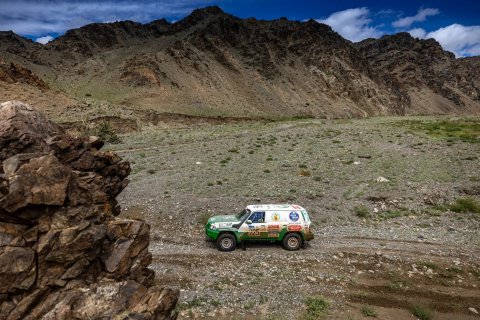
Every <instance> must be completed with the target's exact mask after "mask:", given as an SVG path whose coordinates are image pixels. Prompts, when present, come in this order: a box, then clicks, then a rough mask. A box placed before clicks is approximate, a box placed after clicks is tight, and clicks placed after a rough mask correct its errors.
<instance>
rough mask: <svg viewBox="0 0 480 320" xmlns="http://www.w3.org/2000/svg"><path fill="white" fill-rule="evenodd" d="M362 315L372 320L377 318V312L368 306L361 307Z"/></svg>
mask: <svg viewBox="0 0 480 320" xmlns="http://www.w3.org/2000/svg"><path fill="white" fill-rule="evenodd" d="M362 314H363V315H364V316H365V317H372V318H376V317H377V316H378V314H377V312H376V311H375V310H374V309H372V308H371V307H369V306H363V307H362Z"/></svg>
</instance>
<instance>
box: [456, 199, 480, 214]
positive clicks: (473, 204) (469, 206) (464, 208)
mask: <svg viewBox="0 0 480 320" xmlns="http://www.w3.org/2000/svg"><path fill="white" fill-rule="evenodd" d="M450 210H452V211H453V212H472V213H480V203H478V202H477V201H475V199H472V198H458V199H457V200H455V203H454V204H452V205H450Z"/></svg>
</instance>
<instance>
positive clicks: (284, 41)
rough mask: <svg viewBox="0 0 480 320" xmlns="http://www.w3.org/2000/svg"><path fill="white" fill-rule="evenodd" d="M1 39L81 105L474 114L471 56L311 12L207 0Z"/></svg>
mask: <svg viewBox="0 0 480 320" xmlns="http://www.w3.org/2000/svg"><path fill="white" fill-rule="evenodd" d="M0 40H2V41H0V59H2V60H4V61H5V62H7V63H10V62H13V63H16V64H18V65H21V66H22V67H24V68H27V69H30V70H32V71H33V73H35V74H36V75H37V76H38V77H40V78H42V80H43V81H45V82H47V83H48V84H49V85H50V86H51V87H52V88H55V89H59V90H61V91H62V92H64V93H65V94H66V95H68V96H70V97H72V98H74V99H77V100H78V101H79V104H82V103H84V102H85V97H86V96H87V97H89V101H90V102H91V101H92V100H95V101H97V102H99V103H100V102H102V103H103V102H105V103H108V104H111V105H113V106H117V107H118V108H120V107H121V106H132V107H134V108H138V109H139V110H153V111H157V112H169V113H172V112H173V113H183V114H190V115H205V116H227V117H231V116H238V117H253V118H255V117H266V118H269V117H272V118H276V117H285V116H298V115H300V116H309V117H327V118H329V117H364V116H377V115H408V114H478V113H480V84H479V82H480V81H479V78H480V76H479V74H478V73H477V72H475V70H478V69H479V67H478V65H479V64H478V63H477V59H475V57H474V58H472V59H469V58H462V59H456V58H455V57H454V56H453V54H452V53H450V52H447V51H445V50H443V49H442V48H441V46H440V44H439V43H438V42H436V41H435V40H433V39H427V40H420V39H416V38H413V37H412V36H411V35H410V34H408V33H399V34H395V35H386V36H383V37H381V38H379V39H365V40H363V41H361V42H357V43H353V42H351V41H349V40H347V39H344V38H343V37H341V36H340V35H339V34H338V33H336V32H335V31H333V30H332V28H331V27H330V26H328V25H325V24H321V23H318V22H316V21H315V20H308V21H291V20H288V19H285V18H279V19H275V20H257V19H255V18H247V19H240V18H238V17H235V16H233V15H230V14H228V13H225V12H223V11H222V10H221V9H220V8H219V7H216V6H213V7H206V8H203V9H196V10H194V11H193V12H192V13H191V14H190V15H189V16H187V17H185V18H184V19H182V20H180V21H177V22H175V23H169V22H168V21H166V20H165V19H159V20H155V21H152V22H149V23H145V24H141V23H137V22H133V21H117V22H112V23H94V24H89V25H86V26H83V27H80V28H77V29H72V30H69V31H67V32H66V33H65V35H63V36H60V37H58V38H57V39H55V40H53V41H51V42H49V43H48V44H46V45H41V44H37V43H33V42H32V41H31V40H28V39H22V37H20V36H18V35H15V34H14V33H11V32H0ZM0 98H1V99H6V98H8V97H2V96H1V95H0Z"/></svg>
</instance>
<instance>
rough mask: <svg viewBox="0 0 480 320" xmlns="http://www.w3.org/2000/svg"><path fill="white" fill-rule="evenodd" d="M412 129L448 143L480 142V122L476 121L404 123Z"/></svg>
mask: <svg viewBox="0 0 480 320" xmlns="http://www.w3.org/2000/svg"><path fill="white" fill-rule="evenodd" d="M404 123H407V124H408V125H409V126H410V128H411V129H412V130H414V131H417V132H422V133H425V134H427V135H428V136H432V137H436V138H440V139H445V140H447V141H448V142H454V141H457V140H459V141H463V142H469V143H479V142H480V121H478V120H476V119H461V120H441V121H420V120H415V121H411V120H410V121H409V120H407V121H404Z"/></svg>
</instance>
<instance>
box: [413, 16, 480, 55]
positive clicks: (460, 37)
mask: <svg viewBox="0 0 480 320" xmlns="http://www.w3.org/2000/svg"><path fill="white" fill-rule="evenodd" d="M420 30H421V31H420ZM409 32H410V34H411V35H412V36H414V37H417V38H421V39H429V38H433V39H435V40H437V41H438V42H439V43H440V44H441V45H442V47H443V49H445V50H448V51H451V52H453V53H454V54H455V56H457V57H465V56H476V55H480V26H464V25H461V24H458V23H454V24H451V25H449V26H447V27H443V28H439V29H437V30H435V31H431V32H428V33H427V32H425V30H423V29H420V28H417V29H412V30H410V31H409ZM422 32H423V33H422Z"/></svg>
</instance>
